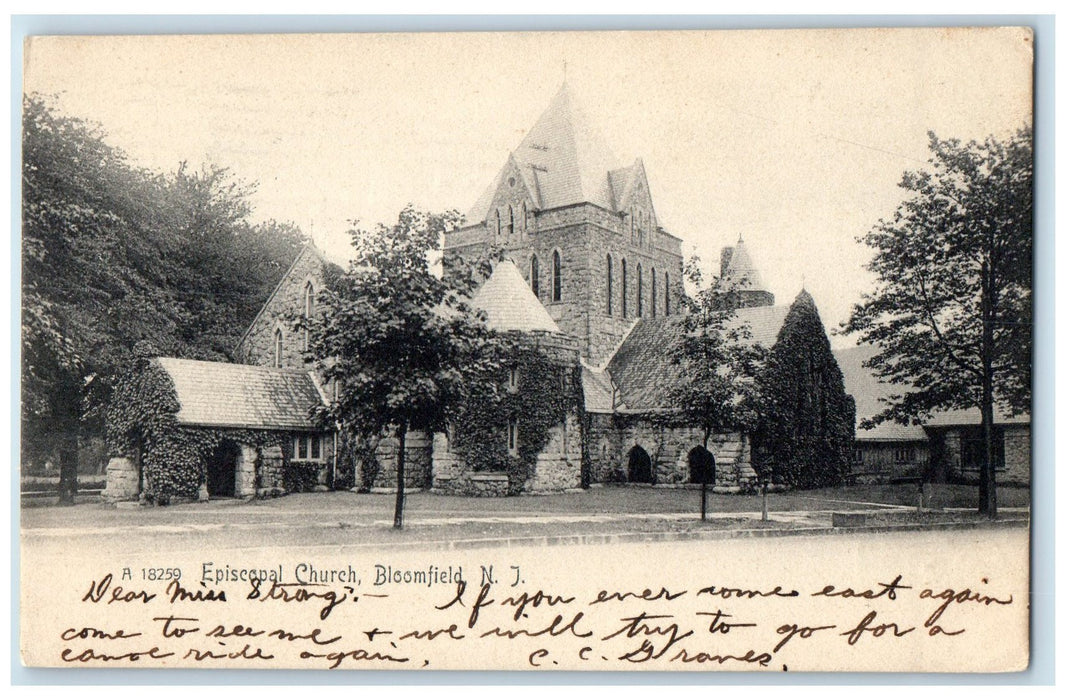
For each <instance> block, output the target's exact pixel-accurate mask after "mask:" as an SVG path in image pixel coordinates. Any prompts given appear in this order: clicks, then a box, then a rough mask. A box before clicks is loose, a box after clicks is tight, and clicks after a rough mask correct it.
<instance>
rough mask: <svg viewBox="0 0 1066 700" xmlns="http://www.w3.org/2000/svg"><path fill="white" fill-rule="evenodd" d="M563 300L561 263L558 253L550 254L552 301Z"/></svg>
mask: <svg viewBox="0 0 1066 700" xmlns="http://www.w3.org/2000/svg"><path fill="white" fill-rule="evenodd" d="M562 300H563V263H562V259H561V258H560V257H559V251H555V252H554V253H552V301H562Z"/></svg>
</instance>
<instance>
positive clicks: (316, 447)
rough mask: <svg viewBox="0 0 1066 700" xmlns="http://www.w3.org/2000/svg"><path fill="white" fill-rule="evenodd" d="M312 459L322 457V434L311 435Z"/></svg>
mask: <svg viewBox="0 0 1066 700" xmlns="http://www.w3.org/2000/svg"><path fill="white" fill-rule="evenodd" d="M311 459H322V436H321V435H312V436H311Z"/></svg>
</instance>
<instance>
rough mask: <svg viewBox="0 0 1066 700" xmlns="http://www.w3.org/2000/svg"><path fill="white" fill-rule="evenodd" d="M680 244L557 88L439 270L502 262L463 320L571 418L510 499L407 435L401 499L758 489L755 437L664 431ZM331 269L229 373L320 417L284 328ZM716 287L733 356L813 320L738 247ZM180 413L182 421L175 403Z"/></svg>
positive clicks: (725, 258) (360, 479) (325, 437)
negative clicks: (505, 342) (536, 360)
mask: <svg viewBox="0 0 1066 700" xmlns="http://www.w3.org/2000/svg"><path fill="white" fill-rule="evenodd" d="M681 244H682V240H681V238H679V237H678V236H676V235H674V234H673V233H671V232H669V231H667V230H665V229H664V228H663V226H662V225H661V223H660V221H659V218H658V216H657V214H656V210H655V205H654V201H653V198H652V193H651V191H650V188H649V186H648V179H647V175H646V173H645V169H644V164H643V162H642V161H641V160H640V159H639V158H638V159H636V160H634V161H632V162H631V163H628V164H625V163H622V162H620V161H618V160H617V159H616V157H615V156H614V154H613V153H612V152H611V151H610V149H609V148H608V147H607V145H606V144H604V143H603V142H602V140H601V139H600V137H599V136H598V134H597V133H596V132H595V131H594V130H593V129H592V128H591V127H590V126H589V124H588V122H587V120H586V119H585V117H584V115H583V114H582V112H581V110H580V109H579V107H578V105H577V104H575V101H574V99H573V97H572V95H571V94H570V91H569V89H568V88H567V86H566V85H564V86H563V87H562V88H561V89H560V90H559V92H558V93H557V94H556V95H555V97H554V99H553V100H552V101H551V103H550V104H549V106H548V108H547V109H546V110H545V112H544V113H543V114H542V115H541V117H540V118H539V119H538V120H537V122H536V124H534V126H533V128H532V129H531V130H530V131H529V132H528V133H527V134H526V136H525V138H524V139H523V140H522V141H521V143H520V144H519V145H518V147H517V148H516V149H515V150H514V151H513V152H511V154H510V155H509V156H508V157H507V159H506V162H504V163H503V165H502V167H501V168H500V170H499V172H498V174H497V175H496V177H495V178H494V180H493V181H492V182H491V183H490V184H489V185H488V187H487V188H486V189H485V191H484V193H483V194H482V195H481V197H480V198H479V199H478V200H477V202H476V203H475V204H474V206H473V207H472V208H471V209H470V211H469V213H468V214H467V217H466V224H465V225H464V226H462V227H461V228H458V229H457V230H454V231H451V232H449V233H446V234H445V238H444V246H443V253H444V257H443V261H444V271H445V274H448V270H449V268H450V267H451V266H452V265H453V264H454V263H455V262H456V260H457V259H459V258H466V259H472V258H475V257H478V256H479V255H481V254H484V253H487V252H489V251H490V250H494V251H502V253H501V259H502V261H501V262H499V263H497V264H496V266H495V268H494V270H493V273H492V275H491V276H490V277H489V279H488V280H487V281H486V282H485V283H484V284H483V286H482V287H481V288H480V289H479V290H478V292H477V293H476V294H475V296H474V298H473V299H472V302H473V306H475V307H476V308H479V309H481V310H482V311H484V313H485V315H486V317H487V319H488V324H489V326H490V327H492V328H494V329H495V330H497V331H500V332H504V333H510V334H514V335H515V336H517V337H521V338H522V339H523V342H524V343H525V344H526V345H527V346H529V347H536V348H538V349H539V350H540V351H541V352H542V353H544V354H545V355H546V356H548V357H549V358H550V359H551V362H552V363H553V367H557V368H558V369H559V371H560V373H561V374H560V376H562V377H569V376H573V377H575V378H577V381H579V383H580V387H578V393H579V395H580V397H581V400H580V401H578V402H576V404H575V405H574V407H573V410H570V411H568V412H567V415H566V417H565V419H563V420H562V421H560V422H559V424H558V425H555V426H554V427H552V428H551V430H550V436H549V439H548V441H547V443H546V446H545V447H544V448H543V449H542V450H541V452H540V453H539V455H538V456H537V457H536V460H535V462H536V463H535V467H534V468H533V469H532V472H531V473H530V474H529V475H528V479H526V480H525V481H524V482H523V483H520V484H514V483H509V478H508V476H507V474H505V473H502V471H494V470H487V471H486V470H481V471H478V470H474V469H472V468H470V467H469V466H468V465H466V464H465V462H464V459H463V455H462V452H461V450H457V449H454V448H453V447H452V446H451V444H450V440H449V436H448V435H446V434H440V435H424V434H417V433H415V434H413V435H409V437H408V440H407V443H406V457H407V460H406V464H407V469H406V474H407V480H408V481H407V484H408V486H409V487H411V488H426V489H434V490H438V491H441V492H447V493H457V494H471V495H502V494H504V493H516V492H526V493H530V492H533V493H535V492H550V491H561V490H569V489H578V488H581V487H588V486H591V485H595V484H600V483H642V484H652V485H661V486H668V485H682V484H685V483H693V482H698V481H700V480H701V479H704V478H707V479H708V480H709V483H711V484H713V485H714V486H715V487H716V488H717V489H719V490H727V491H728V490H740V489H742V488H747V487H751V486H752V485H753V484H754V483H755V482H756V481H757V480H758V478H759V477H758V476H757V473H756V469H755V465H754V464H753V455H752V445H751V441H750V439H749V436H747V435H745V434H743V433H736V432H734V433H726V434H721V435H713V436H711V438H710V440H709V441H708V443H707V446H706V447H704V439H703V435H702V432H701V431H700V430H699V429H697V428H696V427H694V426H691V427H685V426H681V427H678V426H676V425H674V426H670V425H668V424H667V423H665V422H664V421H662V420H659V418H661V416H662V415H663V414H664V413H667V412H669V411H670V410H671V409H672V407H671V406H670V403H669V394H670V387H671V386H672V385H673V384H674V383H676V382H679V381H684V378H683V377H679V376H677V373H678V369H677V367H676V366H675V365H672V364H671V362H670V361H669V359H668V355H669V349H670V348H671V347H672V346H673V344H675V343H677V342H679V340H680V338H681V334H682V333H683V329H682V326H681V323H680V320H681V319H680V316H679V313H681V310H682V298H683V295H684V290H683V285H682V264H683V260H682V253H681ZM330 268H331V264H330V263H328V262H327V261H326V260H325V259H324V258H323V257H322V255H321V254H320V253H318V252H317V251H316V250H315V249H314V248H313V247H312V246H308V247H307V248H306V249H305V250H304V251H303V252H302V253H300V255H299V256H298V257H297V259H296V261H295V262H294V263H293V265H292V267H291V269H290V270H289V271H288V272H287V273H286V274H285V276H284V277H283V279H282V280H281V282H280V283H279V284H278V287H277V289H276V290H275V292H274V293H273V294H272V295H271V297H270V298H269V299H268V300H267V302H266V303H265V304H264V306H263V309H262V310H261V311H260V313H259V314H258V316H257V317H256V318H255V320H254V321H253V322H252V324H251V326H250V327H249V329H248V331H247V332H246V333H245V334H244V336H243V337H242V339H241V341H240V343H239V344H238V346H237V348H236V350H235V353H234V356H235V359H236V361H237V362H239V363H244V364H247V365H256V366H258V367H259V368H261V371H262V372H264V373H265V375H264V376H265V377H267V378H266V379H264V380H261V385H262V386H281V385H282V384H283V382H280V381H278V382H273V383H272V382H271V381H269V377H270V376H273V375H274V374H276V375H278V377H284V378H285V380H286V381H287V382H289V384H291V383H292V382H293V373H302V374H303V375H304V376H305V377H306V386H311V387H314V389H315V390H316V391H317V399H318V400H319V401H321V402H322V403H323V404H325V403H328V402H329V400H330V397H331V395H332V392H333V391H334V390H335V388H334V387H330V386H324V385H323V384H322V382H320V381H319V380H318V378H317V377H315V375H314V372H313V371H311V365H310V363H309V362H308V361H307V360H306V359H305V357H304V354H305V353H304V351H305V350H306V348H307V337H306V336H305V335H304V333H303V332H302V331H298V330H293V324H292V319H293V318H294V317H295V316H299V315H308V316H310V315H313V314H314V313H315V312H316V310H315V304H316V295H317V292H318V291H319V290H321V289H323V288H324V286H325V285H326V284H327V283H328V276H329V274H330ZM719 283H720V284H728V285H729V286H730V288H732V289H734V290H736V294H735V295H734V297H735V299H736V300H737V304H736V305H737V306H738V307H739V308H738V309H737V311H736V317H735V319H734V321H733V323H736V324H740V325H744V326H745V327H747V328H748V330H749V332H750V337H749V338H748V340H746V341H744V342H750V343H759V344H762V345H763V346H764V347H766V348H771V347H773V346H774V345H775V343H777V340H778V336H779V334H780V332H781V330H782V327H783V325H784V324H785V321H786V318H788V316H789V314H790V312H796V311H797V310H799V311H804V310H807V311H809V313H813V314H814V317H815V318H817V312H816V310H815V308H814V301H813V299H811V298H810V295H808V294H807V293H806V292H802V293H801V294H800V295H799V296H798V297H797V298H796V300H794V301H793V302H792V303H791V304H788V305H775V299H774V296H773V295H772V294H771V293H770V292H769V291H767V290H766V288H765V287H764V285H763V282H762V279H761V277H760V274H759V271H758V269H757V267H756V265H755V264H754V262H753V257H752V255H751V253H750V252H749V251H748V249H747V246H746V244H745V243H744V241H743V240H738V242H737V243H736V245H735V246H732V247H729V248H726V249H724V250H723V251H722V257H721V261H720V270H719ZM817 328H818V329H819V333H820V337H819V338H814V339H813V340H812V342H817V343H825V345H826V347H828V341H827V339H826V338H825V331H824V328H822V327H821V324H820V321H819V322H817ZM171 366H173V363H171ZM233 370H234V371H235V370H236V367H234V368H233ZM834 372H835V375H834V374H833V373H834ZM818 373H822V374H824V375H825V376H824V377H823V376H822V374H818ZM208 374H209V373H208ZM815 374H818V376H814V375H812V377H811V383H812V386H815V385H818V384H819V383H820V382H823V380H825V381H830V380H832V379H833V377H836V378H837V379H836V381H838V382H839V369H837V368H836V364H835V361H834V362H832V367H824V368H818V369H816V370H815ZM267 375H269V376H267ZM511 381H513V382H514V386H513V387H512V388H513V390H515V391H522V378H521V376H520V375H517V376H516V375H515V374H512V378H511ZM564 381H565V380H564ZM179 384H182V386H183V391H185V392H186V394H187V395H188V400H190V401H193V402H195V401H196V400H197V397H196V396H194V395H195V394H196V393H197V392H203V393H211V392H213V391H215V388H214V387H212V386H210V385H207V384H204V385H202V386H198V387H192V386H191V385H190V383H189V382H188V381H184V382H179ZM230 398H231V399H232V400H236V401H241V402H243V403H244V404H250V405H253V406H254V405H262V406H266V407H269V408H270V411H273V412H277V411H284V403H285V401H286V400H288V398H290V397H287V396H286V395H285V394H284V392H282V393H273V394H270V395H267V396H262V397H254V396H248V395H242V396H234V397H230ZM179 400H180V401H181V402H182V403H183V404H184V402H185V399H184V398H182V397H179ZM223 400H226V399H225V397H223ZM300 401H301V402H303V403H300V405H299V406H297V405H296V402H294V403H293V405H292V407H291V408H292V410H294V411H296V410H302V411H303V412H304V413H305V414H306V413H307V412H308V409H307V406H306V405H305V404H306V401H307V391H306V390H305V391H304V392H303V393H302V394H300ZM279 402H280V404H279ZM246 413H247V412H246ZM252 413H254V411H253V412H252ZM299 428H300V432H299V433H294V434H298V435H306V436H308V438H307V439H308V440H313V441H314V442H315V444H318V445H319V446H320V447H319V449H318V450H317V451H316V452H315V455H316V456H315V459H316V460H318V461H317V462H316V463H317V464H319V465H320V469H319V473H318V479H317V481H318V483H319V484H320V485H321V486H323V487H329V486H331V485H332V484H333V479H334V477H335V474H336V470H337V459H338V450H337V445H338V436H336V435H334V434H333V433H331V432H329V431H318V432H315V431H314V430H313V427H312V426H311V425H310V424H306V423H301V424H300V426H299ZM460 429H461V428H460ZM522 436H523V432H522V417H521V416H514V417H512V418H510V419H509V421H508V424H507V425H506V426H505V427H503V430H502V431H501V438H500V439H501V440H506V441H507V442H508V449H509V451H511V452H512V453H514V452H515V451H516V450H517V448H518V446H519V445H520V441H521V440H522ZM309 444H310V443H309ZM239 447H240V449H239V450H238V451H239V452H240V454H242V455H244V459H243V461H242V464H247V463H250V462H251V456H250V455H248V450H247V447H246V446H243V447H241V446H239ZM301 449H303V448H301V446H300V444H299V443H296V442H293V443H292V446H291V448H289V449H285V450H280V452H277V453H271V454H272V456H271V458H272V459H275V460H276V459H281V460H283V461H284V460H285V459H297V458H299V457H300V455H302V454H303V455H305V458H306V459H308V460H310V449H311V448H310V447H309V446H308V447H307V448H306V450H305V451H304V452H301V451H300V450H301ZM241 450H243V451H241ZM395 450H396V445H395V443H394V442H393V441H392V440H391V439H389V438H383V439H382V441H381V442H380V444H379V445H378V446H377V449H376V457H377V459H376V462H377V468H376V469H375V470H374V474H373V475H372V477H371V476H369V475H368V474H367V473H366V472H365V470H360V469H359V468H358V467H356V468H355V472H356V473H355V483H354V487H356V488H363V489H387V488H389V487H390V486H394V484H395V461H396V460H395ZM268 461H269V460H268ZM257 463H265V462H264V460H262V459H260V460H259V462H257ZM245 469H246V468H245ZM205 473H206V476H205V480H206V481H211V479H212V478H214V480H215V483H218V481H219V478H218V477H217V476H216V477H212V476H211V467H210V466H209V467H207V468H205ZM227 473H228V472H227ZM237 474H238V478H239V479H240V480H241V481H240V483H241V484H243V485H244V486H243V488H238V489H237V490H236V492H237V495H249V494H250V493H251V492H257V491H256V489H253V488H252V487H251V486H248V485H249V484H252V483H253V482H254V483H261V482H262V479H259V481H256V480H255V479H252V478H251V477H250V476H248V475H247V474H245V473H244V472H241V471H238V472H237ZM127 478H128V474H127ZM368 482H369V483H368ZM109 488H110V484H109ZM258 492H262V489H259V491H258Z"/></svg>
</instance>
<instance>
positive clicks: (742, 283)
mask: <svg viewBox="0 0 1066 700" xmlns="http://www.w3.org/2000/svg"><path fill="white" fill-rule="evenodd" d="M721 281H722V284H723V285H735V286H736V288H737V289H743V290H751V291H766V287H764V286H763V283H762V276H761V275H760V274H759V271H758V270H757V269H756V268H755V263H753V262H752V261H751V255H750V254H749V253H748V247H747V246H746V245H744V238H743V237H741V238H740V239H739V240H738V241H737V244H736V246H734V247H733V255H732V257H731V258H730V259H729V267H727V268H726V271H725V272H724V273H723V274H722V280H721Z"/></svg>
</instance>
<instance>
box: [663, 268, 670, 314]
mask: <svg viewBox="0 0 1066 700" xmlns="http://www.w3.org/2000/svg"><path fill="white" fill-rule="evenodd" d="M663 301H665V302H666V315H667V316H669V315H670V273H669V272H664V273H663Z"/></svg>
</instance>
